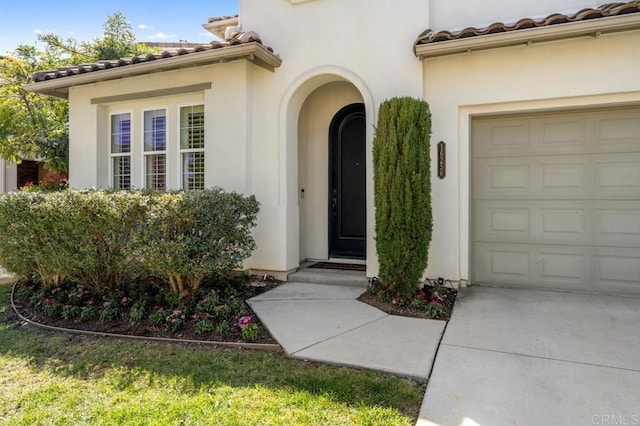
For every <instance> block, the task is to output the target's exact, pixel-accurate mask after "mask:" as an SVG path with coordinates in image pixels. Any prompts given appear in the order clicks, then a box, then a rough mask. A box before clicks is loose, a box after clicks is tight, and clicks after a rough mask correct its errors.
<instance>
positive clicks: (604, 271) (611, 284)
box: [594, 247, 640, 294]
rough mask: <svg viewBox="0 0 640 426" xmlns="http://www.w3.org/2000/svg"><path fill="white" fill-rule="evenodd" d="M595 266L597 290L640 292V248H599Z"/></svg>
mask: <svg viewBox="0 0 640 426" xmlns="http://www.w3.org/2000/svg"><path fill="white" fill-rule="evenodd" d="M594 268H595V289H596V290H598V291H603V292H607V293H622V294H640V249H637V248H610V247H603V248H598V249H597V251H596V255H595V262H594Z"/></svg>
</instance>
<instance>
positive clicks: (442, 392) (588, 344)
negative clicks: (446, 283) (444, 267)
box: [418, 287, 640, 426]
mask: <svg viewBox="0 0 640 426" xmlns="http://www.w3.org/2000/svg"><path fill="white" fill-rule="evenodd" d="M459 297H460V299H459V300H458V304H457V306H456V309H455V311H454V314H453V318H452V320H451V321H450V323H449V325H448V326H447V329H446V332H445V335H444V338H443V341H442V344H441V346H440V348H439V350H438V354H437V358H436V362H435V366H434V370H433V374H432V376H431V379H430V380H429V384H428V387H427V392H426V395H425V399H424V403H423V405H422V409H421V412H420V419H419V421H418V425H421V426H424V425H465V426H467V425H482V426H486V425H491V426H495V425H640V298H630V297H627V298H625V297H614V296H597V295H587V294H576V293H561V292H551V291H535V290H517V289H502V288H483V287H472V288H469V289H465V290H463V291H462V292H461V293H460V296H459Z"/></svg>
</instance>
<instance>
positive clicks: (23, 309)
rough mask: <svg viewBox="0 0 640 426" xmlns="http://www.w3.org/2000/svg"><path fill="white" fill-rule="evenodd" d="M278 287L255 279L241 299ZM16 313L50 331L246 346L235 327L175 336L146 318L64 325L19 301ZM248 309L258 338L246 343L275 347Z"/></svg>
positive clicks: (191, 327)
mask: <svg viewBox="0 0 640 426" xmlns="http://www.w3.org/2000/svg"><path fill="white" fill-rule="evenodd" d="M280 284H282V282H280V281H276V280H273V279H267V280H262V279H259V278H254V279H253V280H252V281H251V285H249V286H247V288H246V289H245V291H244V292H243V294H242V295H241V297H242V298H244V299H245V300H246V299H250V298H252V297H254V296H257V295H259V294H261V293H264V292H265V291H268V290H271V289H273V288H275V287H277V286H278V285H280ZM18 285H20V284H18ZM16 309H17V310H18V312H19V313H20V314H21V315H22V316H23V317H25V318H27V319H29V320H31V321H34V322H37V323H40V324H45V325H49V326H53V327H60V328H69V329H74V330H83V331H94V332H99V333H113V334H125V335H131V336H143V337H160V338H169V339H184V340H201V341H210V342H232V343H247V342H245V341H244V340H243V339H242V331H241V330H240V329H239V328H238V327H234V326H232V327H231V330H230V332H229V333H228V334H226V335H219V334H216V332H215V331H212V332H209V333H205V334H197V333H196V331H195V324H194V323H193V322H191V321H189V322H187V323H185V325H184V326H183V327H182V328H181V329H180V330H178V331H177V332H173V331H171V330H170V329H169V328H167V327H163V326H156V325H154V324H152V323H151V321H150V320H149V319H148V318H147V319H144V320H142V321H141V322H140V323H138V324H134V325H132V324H131V323H130V322H129V321H128V320H127V319H126V318H123V319H121V320H116V321H105V322H103V321H100V320H99V319H93V320H89V321H80V320H74V321H65V320H63V319H58V318H50V317H48V316H46V315H44V314H43V313H41V312H38V311H36V310H35V309H32V307H31V306H30V305H29V304H28V303H27V302H24V301H21V300H16ZM248 309H249V310H250V311H251V315H252V316H253V318H254V322H255V323H256V324H257V325H258V327H259V331H258V336H257V338H256V339H255V340H252V341H251V342H249V343H252V344H253V343H258V344H276V345H277V344H278V342H276V340H275V339H274V338H273V336H271V334H269V332H268V331H267V327H265V325H264V324H263V323H262V322H261V321H260V319H259V318H258V317H257V316H256V315H255V313H254V312H253V311H252V310H251V308H250V307H248Z"/></svg>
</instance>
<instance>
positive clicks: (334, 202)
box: [331, 197, 338, 216]
mask: <svg viewBox="0 0 640 426" xmlns="http://www.w3.org/2000/svg"><path fill="white" fill-rule="evenodd" d="M331 213H332V214H333V215H334V216H338V199H337V198H336V197H334V198H332V199H331Z"/></svg>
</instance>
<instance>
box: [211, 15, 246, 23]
mask: <svg viewBox="0 0 640 426" xmlns="http://www.w3.org/2000/svg"><path fill="white" fill-rule="evenodd" d="M238 16H239V15H237V14H236V15H229V16H214V17H213V18H209V21H208V22H209V23H211V22H218V21H226V20H227V19H234V18H237V17H238Z"/></svg>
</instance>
